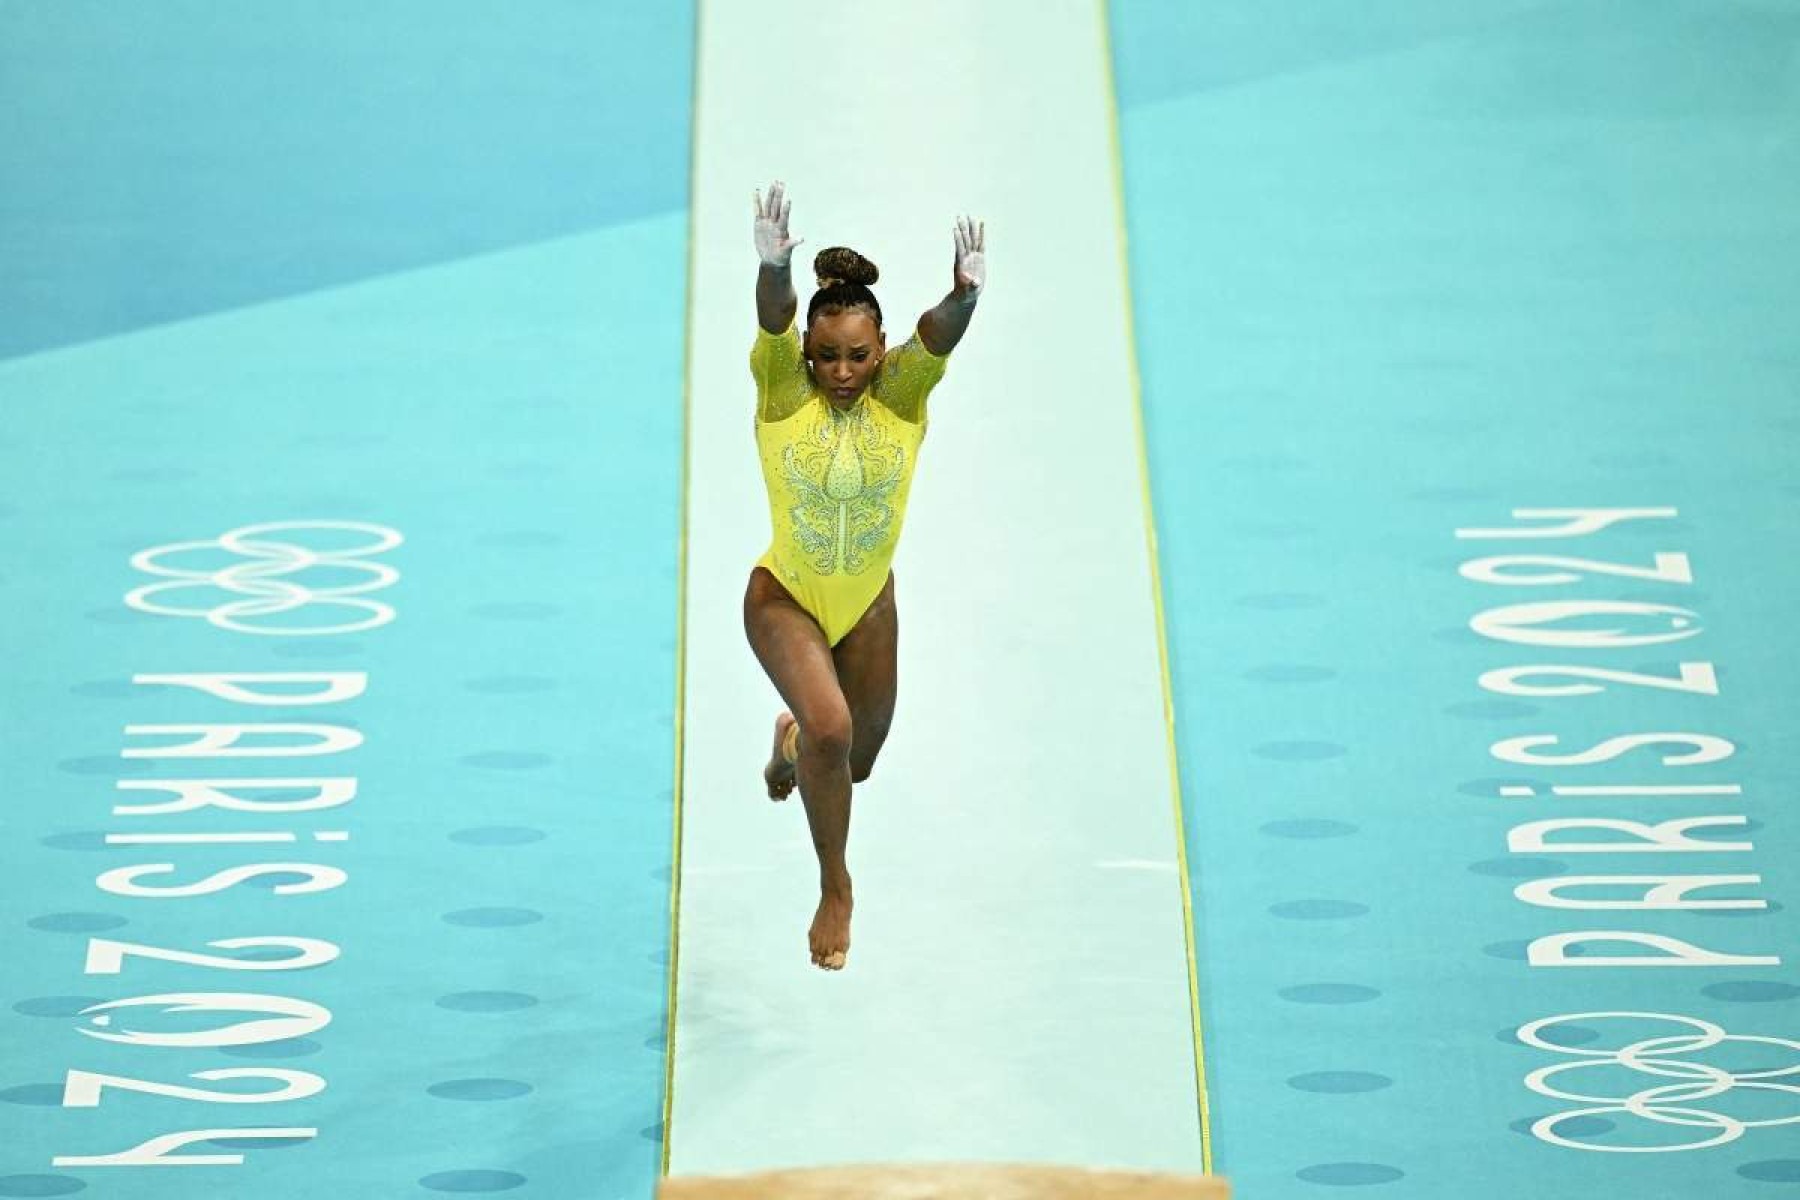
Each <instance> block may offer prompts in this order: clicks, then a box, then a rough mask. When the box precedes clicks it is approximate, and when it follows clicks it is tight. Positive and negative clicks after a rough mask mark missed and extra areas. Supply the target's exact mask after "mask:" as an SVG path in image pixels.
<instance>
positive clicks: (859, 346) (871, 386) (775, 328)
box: [744, 180, 987, 971]
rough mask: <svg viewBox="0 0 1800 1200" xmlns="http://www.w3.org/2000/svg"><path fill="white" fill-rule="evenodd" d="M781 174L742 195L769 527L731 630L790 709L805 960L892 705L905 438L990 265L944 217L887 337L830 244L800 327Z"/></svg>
mask: <svg viewBox="0 0 1800 1200" xmlns="http://www.w3.org/2000/svg"><path fill="white" fill-rule="evenodd" d="M784 193H785V188H784V185H783V184H782V183H781V181H780V180H776V181H775V182H774V183H773V184H772V185H770V188H769V195H768V199H767V200H765V199H764V198H763V196H762V193H761V191H758V192H757V193H756V227H755V232H756V253H757V256H758V257H759V258H760V259H761V260H762V265H761V266H760V268H759V269H758V271H757V276H756V318H757V323H758V325H759V326H760V328H759V329H758V331H757V334H756V343H755V345H754V347H753V348H752V349H751V351H750V371H751V374H752V375H754V376H755V377H756V445H757V450H758V451H759V453H760V454H761V456H762V470H763V481H764V483H765V484H766V486H767V487H768V491H769V520H770V523H771V525H772V526H773V527H774V538H773V540H772V542H771V544H770V546H769V549H768V550H767V552H765V553H764V554H763V556H762V558H760V559H759V560H757V563H756V566H755V567H754V568H753V569H752V570H751V572H750V585H749V587H748V588H747V589H746V590H745V592H744V630H745V632H746V633H747V634H748V635H749V638H750V648H751V649H752V650H753V651H755V653H756V658H757V661H758V662H760V663H762V668H763V670H764V671H766V672H767V673H768V676H769V680H770V681H771V682H772V683H774V685H775V690H776V691H778V692H779V693H781V698H782V700H783V701H784V702H785V703H786V704H787V706H788V708H789V710H790V711H788V712H784V713H782V714H781V715H780V716H778V717H777V718H775V745H774V749H773V751H772V752H771V754H770V756H769V764H768V766H767V767H765V768H764V769H763V782H764V783H766V784H767V785H768V789H769V798H770V799H771V800H785V799H787V796H788V793H789V792H791V791H792V790H793V788H794V785H795V783H796V782H798V784H799V786H800V800H801V802H802V803H803V804H804V805H805V807H806V820H807V824H808V825H810V826H811V827H812V839H813V847H814V848H815V849H816V850H817V851H818V855H819V891H820V899H819V909H818V912H817V914H816V915H815V916H814V917H813V923H812V929H811V931H810V933H809V934H808V941H809V943H810V945H811V949H812V961H813V962H814V964H816V965H817V966H820V967H823V968H825V969H826V970H833V971H835V970H841V969H842V968H843V966H844V961H845V958H846V956H847V955H848V954H849V951H850V909H851V895H850V871H849V869H848V867H847V866H846V864H845V861H844V848H845V845H846V844H847V842H848V839H849V833H850V785H851V784H853V783H861V782H862V781H863V780H865V779H867V778H868V777H869V772H870V770H871V769H872V768H873V767H874V765H875V756H876V755H877V754H879V753H880V752H881V744H882V742H883V741H884V740H886V738H887V732H888V725H889V723H890V722H891V721H892V720H893V716H894V686H895V662H894V658H895V650H896V648H897V646H898V644H899V633H900V629H899V616H898V614H897V612H896V611H895V608H894V575H893V572H892V571H891V570H889V569H888V568H889V564H890V563H891V562H892V561H893V557H894V546H895V544H896V543H897V542H898V541H899V538H900V523H901V521H902V519H903V518H904V517H905V514H906V494H907V492H908V490H909V489H910V488H911V486H912V474H913V467H914V465H915V463H916V462H917V459H918V453H919V444H920V443H921V442H922V441H924V439H925V397H926V395H927V394H928V393H930V391H931V389H932V388H933V387H934V386H935V385H936V384H937V381H938V380H939V379H941V378H943V375H944V367H945V364H946V359H947V356H948V355H949V353H950V351H951V350H953V349H954V348H955V347H956V344H957V343H958V342H959V341H961V340H962V336H963V333H964V332H965V331H966V330H967V329H968V328H969V318H970V317H972V316H973V315H974V314H975V301H976V298H977V297H978V296H979V295H980V294H981V289H982V286H983V284H984V283H986V280H987V265H986V259H985V257H984V249H985V244H986V230H985V228H984V226H983V225H979V224H977V223H975V222H974V221H972V220H969V219H967V218H963V219H961V220H959V221H958V222H957V225H956V261H955V266H954V268H953V272H952V279H953V283H952V286H951V289H950V294H949V295H947V296H945V297H944V299H943V300H942V301H941V302H940V303H939V304H938V305H937V307H936V308H931V309H927V310H926V311H925V313H924V314H923V315H922V316H920V318H919V323H918V330H917V332H916V333H914V334H913V336H912V337H910V338H908V339H907V341H906V342H905V343H904V344H903V345H901V346H900V347H899V348H898V349H896V350H893V351H889V350H888V348H887V336H886V335H885V334H884V333H883V332H882V330H881V306H880V305H879V304H877V303H876V302H875V295H874V293H872V292H871V291H869V285H870V284H872V283H874V282H875V279H876V275H877V272H876V269H875V264H874V263H872V262H870V261H869V260H868V259H866V258H864V257H863V256H862V255H860V254H858V253H856V252H855V251H854V250H849V249H845V248H844V247H841V246H838V247H833V248H832V249H829V250H821V251H820V252H819V253H818V255H817V256H816V257H815V258H814V259H813V271H814V273H815V274H816V275H817V276H818V284H819V290H818V291H816V292H814V293H813V298H812V301H811V303H809V304H808V305H807V307H806V332H805V334H804V335H802V334H800V333H799V332H797V331H796V330H795V328H794V313H795V310H796V308H797V307H798V301H797V298H796V297H795V295H794V282H793V277H792V275H791V273H790V270H789V265H788V260H789V258H790V257H791V256H792V255H793V252H794V247H795V246H798V245H799V244H800V239H798V238H789V237H788V209H789V207H790V205H789V202H788V200H787V199H786V196H785V194H784Z"/></svg>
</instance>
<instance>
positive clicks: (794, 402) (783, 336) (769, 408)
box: [750, 323, 812, 421]
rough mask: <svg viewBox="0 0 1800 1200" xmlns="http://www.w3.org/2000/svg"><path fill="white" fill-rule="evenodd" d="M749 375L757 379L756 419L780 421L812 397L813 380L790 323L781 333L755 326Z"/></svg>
mask: <svg viewBox="0 0 1800 1200" xmlns="http://www.w3.org/2000/svg"><path fill="white" fill-rule="evenodd" d="M750 374H751V375H753V376H755V378H756V419H757V420H759V421H780V420H783V419H785V418H787V417H791V416H793V415H794V414H795V413H796V412H798V411H800V406H801V405H803V404H805V403H806V399H807V397H808V396H810V395H812V378H811V377H810V376H809V375H808V374H807V371H806V359H805V357H804V356H803V355H802V353H801V350H800V331H799V330H798V329H797V328H795V327H794V325H793V324H792V323H790V324H789V325H788V327H787V330H786V331H785V332H783V333H770V332H769V331H768V330H766V329H764V328H763V327H762V326H760V325H759V326H757V328H756V343H755V344H754V345H752V346H751V347H750Z"/></svg>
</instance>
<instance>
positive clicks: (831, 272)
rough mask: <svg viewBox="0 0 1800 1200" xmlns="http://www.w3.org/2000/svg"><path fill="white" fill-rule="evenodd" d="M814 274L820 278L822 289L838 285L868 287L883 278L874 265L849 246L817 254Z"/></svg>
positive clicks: (834, 247)
mask: <svg viewBox="0 0 1800 1200" xmlns="http://www.w3.org/2000/svg"><path fill="white" fill-rule="evenodd" d="M813 274H814V275H815V276H817V277H818V280H819V287H821V288H828V287H830V286H832V285H833V284H836V283H860V284H862V285H863V286H864V287H868V286H869V285H871V284H873V283H874V282H875V281H876V280H877V279H880V278H881V272H880V271H879V270H877V269H876V267H875V264H874V263H872V262H870V261H869V260H868V259H866V258H864V257H863V256H862V255H860V254H858V253H857V252H856V251H854V250H852V249H850V248H849V247H848V246H831V247H829V248H827V249H824V250H821V251H819V252H818V253H817V254H815V255H814V256H813Z"/></svg>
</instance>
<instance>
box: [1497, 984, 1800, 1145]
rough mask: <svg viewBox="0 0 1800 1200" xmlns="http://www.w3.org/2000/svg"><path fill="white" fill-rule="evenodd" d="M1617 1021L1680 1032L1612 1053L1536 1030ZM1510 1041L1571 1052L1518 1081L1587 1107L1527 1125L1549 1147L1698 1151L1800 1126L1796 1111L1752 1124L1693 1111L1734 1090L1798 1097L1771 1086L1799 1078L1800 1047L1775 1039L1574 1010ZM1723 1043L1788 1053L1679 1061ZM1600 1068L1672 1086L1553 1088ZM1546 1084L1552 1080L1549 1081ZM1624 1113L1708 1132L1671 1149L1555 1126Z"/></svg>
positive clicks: (1686, 1021)
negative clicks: (1774, 1128) (1771, 1062)
mask: <svg viewBox="0 0 1800 1200" xmlns="http://www.w3.org/2000/svg"><path fill="white" fill-rule="evenodd" d="M1618 1020H1628V1021H1654V1022H1666V1023H1668V1024H1671V1025H1675V1026H1678V1027H1682V1028H1684V1029H1685V1030H1686V1031H1687V1032H1680V1033H1671V1034H1666V1035H1664V1036H1661V1037H1649V1038H1644V1039H1643V1040H1641V1041H1637V1042H1633V1043H1631V1044H1630V1045H1628V1046H1622V1047H1620V1048H1618V1049H1616V1050H1585V1049H1580V1048H1578V1047H1572V1046H1559V1045H1557V1044H1555V1043H1554V1042H1550V1041H1546V1040H1545V1039H1544V1038H1543V1037H1542V1036H1541V1031H1542V1030H1544V1029H1545V1028H1547V1027H1549V1026H1552V1025H1560V1024H1562V1023H1564V1022H1576V1021H1580V1022H1584V1023H1589V1024H1591V1023H1593V1022H1596V1021H1618ZM1517 1036H1518V1039H1519V1040H1520V1041H1521V1042H1523V1043H1525V1044H1526V1045H1527V1046H1535V1047H1536V1048H1537V1049H1539V1050H1548V1051H1550V1052H1552V1053H1555V1054H1566V1055H1571V1056H1573V1057H1574V1058H1575V1059H1576V1061H1574V1062H1564V1063H1555V1064H1553V1065H1551V1066H1548V1067H1540V1068H1538V1069H1537V1070H1535V1071H1533V1072H1532V1073H1531V1074H1529V1075H1527V1076H1526V1077H1525V1086H1527V1087H1529V1088H1530V1089H1531V1090H1532V1091H1534V1092H1537V1093H1538V1094H1539V1095H1543V1096H1551V1097H1554V1098H1556V1099H1558V1100H1575V1101H1580V1102H1584V1103H1587V1104H1591V1105H1594V1107H1591V1108H1572V1109H1569V1110H1568V1111H1566V1112H1560V1113H1555V1114H1553V1115H1551V1116H1548V1117H1543V1118H1540V1119H1539V1120H1538V1121H1537V1122H1536V1123H1535V1124H1533V1125H1532V1127H1531V1132H1532V1135H1533V1136H1535V1137H1537V1138H1539V1139H1540V1140H1542V1141H1546V1142H1549V1143H1551V1144H1553V1145H1557V1146H1566V1147H1568V1148H1570V1149H1573V1150H1601V1151H1607V1152H1611V1153H1624V1154H1655V1153H1663V1152H1668V1151H1677V1150H1704V1149H1706V1148H1707V1147H1709V1146H1722V1145H1724V1144H1725V1143H1726V1142H1733V1141H1736V1140H1737V1139H1738V1138H1740V1137H1742V1136H1744V1134H1745V1132H1746V1131H1748V1130H1751V1129H1760V1128H1764V1127H1766V1126H1771V1125H1793V1124H1797V1123H1800V1112H1796V1113H1795V1114H1794V1115H1792V1116H1786V1117H1770V1118H1766V1119H1763V1120H1754V1121H1752V1120H1743V1119H1740V1118H1738V1117H1733V1116H1729V1115H1727V1114H1725V1113H1721V1112H1714V1111H1712V1110H1711V1109H1708V1108H1697V1107H1694V1105H1696V1104H1697V1103H1700V1102H1702V1101H1707V1100H1712V1099H1714V1098H1716V1097H1719V1096H1723V1095H1725V1094H1726V1093H1727V1092H1730V1091H1733V1090H1736V1089H1743V1090H1744V1091H1748V1092H1758V1093H1766V1092H1785V1093H1787V1094H1788V1095H1800V1086H1796V1085H1795V1084H1793V1083H1777V1082H1774V1081H1775V1080H1778V1079H1783V1078H1786V1077H1789V1076H1800V1042H1792V1041H1789V1040H1788V1039H1786V1038H1778V1037H1750V1036H1746V1035H1742V1034H1729V1033H1726V1032H1725V1031H1724V1030H1723V1029H1722V1028H1720V1027H1719V1026H1717V1025H1714V1024H1713V1023H1712V1022H1710V1021H1702V1020H1698V1019H1696V1018H1694V1017H1677V1016H1670V1015H1669V1014H1667V1013H1636V1012H1599V1013H1573V1014H1568V1015H1564V1016H1560V1017H1545V1018H1544V1019H1542V1020H1539V1021H1532V1022H1531V1023H1530V1024H1527V1025H1521V1026H1520V1027H1519V1030H1518V1034H1517ZM1728 1042H1741V1043H1746V1044H1749V1045H1754V1046H1759V1047H1779V1048H1780V1049H1781V1050H1784V1051H1791V1052H1793V1053H1792V1054H1788V1055H1784V1056H1783V1057H1784V1058H1785V1059H1786V1060H1787V1061H1786V1063H1785V1065H1775V1066H1769V1067H1762V1068H1759V1069H1757V1070H1748V1071H1728V1070H1726V1069H1724V1068H1723V1067H1716V1066H1712V1065H1710V1064H1708V1063H1704V1062H1698V1061H1695V1060H1693V1059H1691V1058H1687V1057H1685V1056H1686V1055H1692V1054H1699V1053H1703V1052H1705V1051H1707V1050H1712V1049H1714V1048H1715V1047H1718V1046H1722V1045H1724V1044H1726V1043H1728ZM1606 1068H1615V1069H1616V1068H1625V1069H1627V1070H1631V1071H1637V1072H1639V1073H1641V1074H1644V1075H1650V1076H1654V1077H1656V1078H1659V1079H1673V1080H1676V1081H1678V1082H1675V1083H1666V1084H1662V1085H1660V1086H1656V1087H1648V1088H1644V1089H1643V1090H1642V1091H1638V1092H1634V1093H1632V1094H1631V1095H1629V1096H1608V1095H1594V1094H1592V1093H1590V1092H1585V1091H1570V1090H1566V1089H1565V1088H1564V1087H1562V1086H1559V1084H1563V1083H1567V1082H1568V1076H1570V1075H1571V1074H1578V1073H1580V1072H1582V1071H1588V1072H1593V1071H1594V1070H1596V1069H1600V1070H1604V1069H1606ZM1553 1079H1554V1080H1556V1081H1557V1082H1556V1083H1552V1082H1551V1081H1552V1080H1553ZM1627 1114H1628V1115H1630V1116H1633V1117H1638V1118H1640V1119H1641V1120H1644V1121H1649V1122H1653V1123H1654V1124H1657V1125H1671V1126H1675V1127H1677V1128H1681V1129H1690V1130H1705V1131H1709V1135H1708V1136H1704V1137H1701V1138H1700V1139H1699V1140H1695V1141H1686V1142H1681V1143H1678V1144H1675V1145H1647V1146H1635V1145H1622V1146H1608V1145H1601V1144H1598V1143H1595V1142H1583V1141H1578V1140H1576V1139H1575V1138H1572V1137H1567V1136H1564V1134H1562V1133H1560V1132H1558V1127H1559V1126H1561V1125H1564V1124H1565V1123H1566V1122H1570V1121H1573V1120H1575V1119H1576V1118H1578V1117H1600V1116H1613V1115H1627Z"/></svg>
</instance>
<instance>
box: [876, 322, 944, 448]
mask: <svg viewBox="0 0 1800 1200" xmlns="http://www.w3.org/2000/svg"><path fill="white" fill-rule="evenodd" d="M949 363H950V356H949V355H947V354H933V353H932V352H931V351H929V350H927V349H926V348H925V343H924V342H922V341H920V340H919V333H918V331H917V330H916V329H915V330H914V331H913V335H912V336H911V337H909V338H907V339H906V341H905V342H904V343H903V344H902V345H900V346H899V347H898V348H896V349H893V350H889V351H888V352H887V355H886V357H885V358H884V359H883V360H882V363H881V374H880V375H879V376H877V377H876V380H875V386H874V387H873V388H872V389H871V392H872V393H873V395H874V396H875V398H876V399H878V400H880V401H881V403H882V404H884V405H885V406H886V407H887V409H888V411H889V412H891V413H893V414H894V415H895V416H896V417H899V418H900V419H901V420H902V421H909V422H911V423H912V424H914V425H918V424H920V423H922V422H923V421H924V420H925V397H926V396H928V395H930V394H931V389H932V388H934V387H936V386H937V383H938V380H940V379H942V378H943V377H944V368H945V367H947V366H948V365H949Z"/></svg>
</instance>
